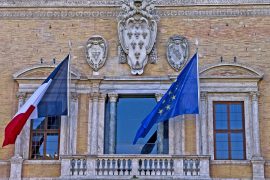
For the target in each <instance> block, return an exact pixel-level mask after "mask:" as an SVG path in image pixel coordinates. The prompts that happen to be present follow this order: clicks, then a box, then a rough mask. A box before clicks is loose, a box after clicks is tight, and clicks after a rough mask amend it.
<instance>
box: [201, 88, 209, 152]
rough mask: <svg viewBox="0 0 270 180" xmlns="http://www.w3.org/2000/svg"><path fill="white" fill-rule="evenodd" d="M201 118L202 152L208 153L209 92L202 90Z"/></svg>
mask: <svg viewBox="0 0 270 180" xmlns="http://www.w3.org/2000/svg"><path fill="white" fill-rule="evenodd" d="M200 99H201V106H200V119H199V121H201V127H200V128H201V153H202V155H208V154H209V152H208V126H207V122H208V120H207V92H201V97H200Z"/></svg>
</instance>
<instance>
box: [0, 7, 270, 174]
mask: <svg viewBox="0 0 270 180" xmlns="http://www.w3.org/2000/svg"><path fill="white" fill-rule="evenodd" d="M243 8H246V7H243ZM178 9H181V8H178ZM194 9H196V8H194ZM72 10H73V11H76V9H72ZM0 29H1V30H0V72H1V79H0V104H1V108H0V142H1V143H2V142H3V135H4V128H5V125H6V124H7V123H8V121H9V120H10V119H11V118H12V117H13V115H14V114H15V113H16V111H17V104H18V100H17V98H16V93H17V90H18V84H17V83H16V82H15V81H14V80H13V79H12V74H13V73H15V72H17V71H18V70H21V69H23V68H25V67H29V66H31V65H34V64H38V63H39V59H40V58H41V57H42V58H44V59H45V63H51V62H52V58H56V59H57V62H60V60H61V59H63V58H64V57H65V56H66V55H67V53H68V49H69V48H68V41H69V40H71V41H72V55H73V59H72V67H74V68H76V69H77V70H78V71H80V72H81V74H82V75H91V74H92V70H91V68H90V66H89V65H88V64H87V62H86V57H85V49H84V47H85V43H86V41H87V39H88V38H89V37H91V36H92V35H101V36H103V37H104V38H105V39H106V40H107V42H108V44H109V53H108V59H107V62H106V64H105V66H104V67H103V68H102V69H101V70H100V75H101V76H103V75H106V76H109V75H120V76H124V75H125V76H129V75H130V68H129V66H128V65H127V64H119V63H118V59H117V45H118V38H117V20H116V19H115V18H112V17H108V18H89V19H80V18H77V19H62V20H61V19H47V20H46V19H45V20H37V19H27V20H23V19H22V20H4V19H0ZM269 29H270V16H257V17H244V16H241V17H211V18H209V17H200V18H195V17H191V18H189V17H183V16H177V17H162V18H161V19H160V21H159V22H158V37H157V49H158V56H159V60H158V62H157V64H148V65H147V66H146V67H145V72H144V74H143V76H162V75H167V74H177V72H175V71H174V70H173V69H172V68H171V67H170V66H169V64H168V63H167V60H166V45H167V40H168V38H169V37H170V36H172V35H174V34H180V35H183V36H185V37H187V38H188V39H189V41H190V45H191V49H190V52H191V53H190V54H191V55H192V54H193V53H194V52H195V45H194V43H195V39H198V40H199V57H200V66H204V65H207V64H212V63H218V62H219V58H220V56H223V58H224V60H225V62H232V61H233V57H234V56H237V61H238V62H239V63H242V64H248V65H250V66H252V67H255V68H258V69H260V70H261V71H262V72H264V73H265V75H264V79H263V81H262V82H261V83H260V85H259V88H260V94H261V95H260V98H259V113H260V117H259V118H260V127H261V132H260V133H261V146H262V155H263V157H264V158H265V159H266V160H270V133H269V129H270V112H269V108H270V93H269V91H270V73H269V72H270V62H269V57H270V51H269V49H270V38H269V37H270V30H269ZM88 106H89V97H88V95H86V94H85V95H81V96H80V97H79V118H78V128H77V133H78V136H77V152H78V154H85V153H86V152H87V132H88V124H87V122H88ZM185 124H186V129H185V130H186V140H185V141H186V142H189V143H187V145H186V152H187V153H188V154H194V153H196V133H195V120H194V119H193V120H190V121H187V122H185ZM13 151H14V146H13V145H10V146H7V147H5V148H3V149H2V148H0V160H7V159H10V157H12V156H13ZM44 169H45V170H46V171H45V170H44ZM45 172H50V173H51V174H45ZM239 172H243V173H241V174H240V173H239ZM59 174H60V165H29V164H27V165H24V166H23V176H24V177H48V176H51V177H56V176H59ZM211 175H212V176H213V177H224V178H225V177H228V178H229V177H234V178H245V177H251V167H250V166H243V165H211ZM1 176H3V177H5V176H9V167H8V166H4V167H3V166H0V178H1ZM266 176H267V177H270V168H269V167H268V166H267V167H266Z"/></svg>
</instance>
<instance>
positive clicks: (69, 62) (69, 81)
mask: <svg viewBox="0 0 270 180" xmlns="http://www.w3.org/2000/svg"><path fill="white" fill-rule="evenodd" d="M68 46H69V52H68V54H69V59H68V84H67V100H68V113H67V114H68V115H67V116H68V117H69V116H70V112H69V111H70V85H71V70H70V64H71V41H70V40H69V41H68Z"/></svg>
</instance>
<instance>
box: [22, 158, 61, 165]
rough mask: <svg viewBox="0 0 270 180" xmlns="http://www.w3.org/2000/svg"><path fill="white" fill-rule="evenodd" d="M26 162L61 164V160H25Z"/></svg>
mask: <svg viewBox="0 0 270 180" xmlns="http://www.w3.org/2000/svg"><path fill="white" fill-rule="evenodd" d="M23 163H24V164H61V160H40V159H39V160H24V161H23Z"/></svg>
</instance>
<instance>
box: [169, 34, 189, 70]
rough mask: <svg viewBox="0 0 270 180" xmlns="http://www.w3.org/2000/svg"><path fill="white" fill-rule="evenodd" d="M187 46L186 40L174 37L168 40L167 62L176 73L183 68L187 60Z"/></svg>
mask: <svg viewBox="0 0 270 180" xmlns="http://www.w3.org/2000/svg"><path fill="white" fill-rule="evenodd" d="M188 55H189V45H188V40H187V38H185V37H183V36H179V35H174V36H172V37H170V38H169V40H168V45H167V60H168V62H169V64H170V65H171V66H172V68H174V69H175V70H176V71H179V70H181V69H182V68H183V66H184V65H185V64H186V62H187V60H188Z"/></svg>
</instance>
